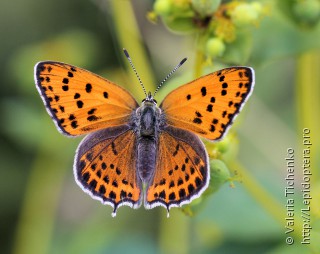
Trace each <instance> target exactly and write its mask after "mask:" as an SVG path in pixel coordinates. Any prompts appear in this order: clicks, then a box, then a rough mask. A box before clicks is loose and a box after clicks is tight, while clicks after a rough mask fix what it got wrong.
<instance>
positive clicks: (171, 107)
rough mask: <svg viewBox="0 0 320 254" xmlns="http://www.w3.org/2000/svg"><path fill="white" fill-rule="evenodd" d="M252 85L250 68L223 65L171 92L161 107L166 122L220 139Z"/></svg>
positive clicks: (248, 94)
mask: <svg viewBox="0 0 320 254" xmlns="http://www.w3.org/2000/svg"><path fill="white" fill-rule="evenodd" d="M253 86H254V71H253V69H251V68H249V67H231V68H226V69H223V70H220V71H217V72H214V73H211V74H208V75H206V76H203V77H201V78H199V79H196V80H194V81H192V82H190V83H188V84H186V85H183V86H181V87H179V88H177V89H176V90H174V91H172V92H171V93H169V94H168V95H167V96H166V97H165V99H164V100H163V102H162V103H161V105H160V108H161V109H162V110H163V111H164V114H165V117H166V120H167V123H168V124H169V125H172V126H175V127H178V128H182V129H186V130H190V131H192V132H194V133H197V134H199V135H201V136H202V137H205V138H207V139H209V140H219V139H221V138H222V137H223V136H224V135H225V133H226V132H227V130H228V128H229V126H230V125H231V124H232V121H233V120H234V118H235V117H236V116H237V114H238V113H239V112H240V110H241V108H242V106H243V104H244V103H245V101H246V100H247V99H248V98H249V96H250V94H251V92H252V90H253Z"/></svg>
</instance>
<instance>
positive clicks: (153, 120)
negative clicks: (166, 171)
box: [135, 100, 161, 183]
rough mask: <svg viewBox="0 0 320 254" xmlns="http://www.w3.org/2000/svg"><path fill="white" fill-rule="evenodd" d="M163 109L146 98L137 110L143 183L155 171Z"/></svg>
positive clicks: (139, 167) (139, 171) (139, 162)
mask: <svg viewBox="0 0 320 254" xmlns="http://www.w3.org/2000/svg"><path fill="white" fill-rule="evenodd" d="M160 115H161V110H160V109H159V108H158V106H157V105H156V103H155V102H154V101H150V100H145V101H143V102H142V105H141V106H140V107H139V108H138V109H137V111H136V130H135V133H136V137H137V153H138V160H137V169H138V174H139V178H140V179H141V180H142V182H143V183H148V182H149V181H150V179H152V177H153V175H154V171H155V163H156V149H157V143H158V135H159V126H160V122H161V120H160V118H161V117H160Z"/></svg>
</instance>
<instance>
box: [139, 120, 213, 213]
mask: <svg viewBox="0 0 320 254" xmlns="http://www.w3.org/2000/svg"><path fill="white" fill-rule="evenodd" d="M209 177H210V174H209V162H208V155H207V152H206V150H205V147H204V145H203V143H202V141H201V140H200V139H199V137H197V136H196V135H195V134H193V133H191V132H188V131H185V130H182V129H179V128H175V127H171V126H168V127H166V128H165V130H164V131H163V132H161V134H160V136H159V148H158V155H157V162H156V170H155V175H154V178H153V180H152V182H151V183H150V184H149V186H148V188H147V193H146V197H145V206H146V208H153V207H155V206H158V205H161V206H164V207H166V208H167V210H168V211H169V209H170V208H171V207H174V206H181V205H183V204H187V203H190V202H191V201H192V200H193V199H195V198H197V197H199V196H200V195H201V193H202V192H203V191H204V190H205V189H206V188H207V186H208V183H209Z"/></svg>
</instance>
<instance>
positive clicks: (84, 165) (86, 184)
mask: <svg viewBox="0 0 320 254" xmlns="http://www.w3.org/2000/svg"><path fill="white" fill-rule="evenodd" d="M135 147H136V137H135V134H134V132H133V130H132V129H131V128H130V127H129V126H127V125H122V126H117V127H110V128H107V129H103V130H100V131H96V132H94V133H92V134H89V135H88V136H87V137H85V138H84V139H83V141H82V142H81V143H80V145H79V147H78V149H77V153H76V157H75V161H74V175H75V179H76V181H77V183H78V185H79V186H80V187H81V188H82V189H83V190H84V191H85V192H86V193H88V194H89V195H90V196H91V197H93V198H94V199H98V200H100V201H101V202H102V203H105V204H109V205H111V206H112V207H113V208H114V211H113V216H115V215H116V210H117V208H118V207H120V206H122V205H128V206H130V207H133V208H138V207H139V206H140V205H141V201H142V198H141V197H142V195H141V190H142V189H141V180H140V178H138V176H137V173H136V154H135Z"/></svg>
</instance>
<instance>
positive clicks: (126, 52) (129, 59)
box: [123, 48, 148, 97]
mask: <svg viewBox="0 0 320 254" xmlns="http://www.w3.org/2000/svg"><path fill="white" fill-rule="evenodd" d="M123 52H124V54H125V55H126V57H127V59H128V61H129V63H130V65H131V67H132V69H133V71H134V73H135V74H136V76H137V78H138V80H139V83H140V85H141V86H142V89H143V92H144V94H145V95H146V97H148V96H147V91H146V89H145V88H144V85H143V83H142V81H141V78H140V76H139V75H138V72H137V70H136V68H135V67H134V65H133V63H132V60H131V58H130V56H129V53H128V51H127V50H126V49H125V48H124V49H123Z"/></svg>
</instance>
